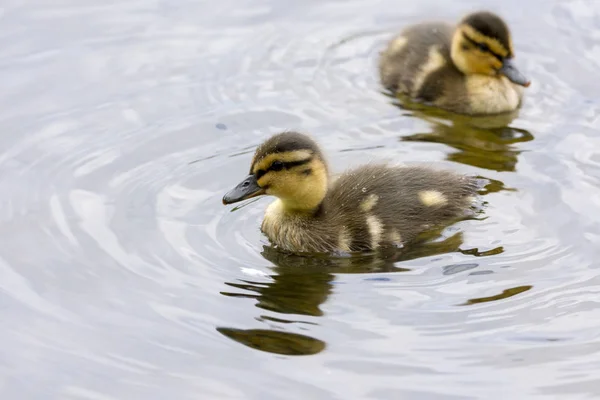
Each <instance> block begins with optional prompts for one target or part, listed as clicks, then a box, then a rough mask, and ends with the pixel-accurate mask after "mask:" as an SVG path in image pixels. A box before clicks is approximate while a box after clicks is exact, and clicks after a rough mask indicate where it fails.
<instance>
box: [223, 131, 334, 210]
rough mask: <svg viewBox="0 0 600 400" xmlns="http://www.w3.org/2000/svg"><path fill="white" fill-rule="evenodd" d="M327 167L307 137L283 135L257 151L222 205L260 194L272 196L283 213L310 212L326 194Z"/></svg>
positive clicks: (277, 136)
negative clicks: (275, 198) (243, 176)
mask: <svg viewBox="0 0 600 400" xmlns="http://www.w3.org/2000/svg"><path fill="white" fill-rule="evenodd" d="M327 178H328V170H327V164H326V162H325V160H324V158H323V155H322V153H321V150H320V149H319V146H318V145H317V144H316V143H315V142H314V141H313V140H312V139H311V138H310V137H309V136H307V135H304V134H301V133H297V132H283V133H280V134H277V135H275V136H272V137H271V138H270V139H268V140H267V141H265V142H264V143H262V144H261V145H260V146H259V147H258V148H257V149H256V152H255V154H254V157H253V159H252V164H251V166H250V174H249V175H248V176H247V177H246V178H245V179H244V180H243V181H242V182H240V183H239V184H238V185H237V186H236V187H235V188H233V189H232V190H230V191H229V192H227V194H225V196H224V197H223V204H232V203H237V202H238V201H242V200H246V199H249V198H252V197H256V196H261V195H271V196H276V197H277V198H279V200H280V201H281V203H282V205H283V208H284V210H286V211H290V212H313V211H314V210H316V209H317V208H318V207H319V205H320V204H321V202H322V201H323V198H324V197H325V194H326V193H327V184H328V182H327Z"/></svg>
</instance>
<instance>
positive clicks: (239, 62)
mask: <svg viewBox="0 0 600 400" xmlns="http://www.w3.org/2000/svg"><path fill="white" fill-rule="evenodd" d="M481 8H487V9H491V10H494V11H498V12H500V13H501V14H502V15H503V16H505V17H506V19H507V20H508V22H509V24H510V27H511V29H512V31H513V35H514V44H515V48H516V52H517V61H518V64H519V66H520V67H521V68H522V70H523V72H524V73H526V74H527V75H528V76H529V77H530V78H531V79H532V82H533V83H532V86H531V87H530V88H529V89H528V90H527V97H526V102H525V104H524V107H523V109H522V110H521V112H520V113H519V115H518V117H517V118H515V119H514V120H513V121H511V122H510V123H509V124H508V127H489V128H482V127H480V126H479V127H474V126H472V124H471V123H470V122H469V121H466V122H465V120H463V119H461V120H458V119H457V120H455V119H452V118H446V117H443V116H439V115H432V114H427V113H422V112H420V111H414V110H410V109H403V108H400V107H398V106H397V104H396V101H395V100H394V99H392V98H390V97H389V96H386V95H385V94H384V93H382V92H381V88H380V86H379V84H378V80H377V75H376V62H377V54H378V52H379V51H380V50H381V49H382V47H383V46H384V45H385V43H386V41H387V40H388V39H389V38H390V37H391V36H392V35H393V34H394V33H395V32H397V31H398V30H399V29H401V27H402V26H404V25H406V24H408V23H412V22H414V21H419V20H423V19H430V18H440V19H447V20H450V21H455V20H457V19H458V18H460V17H461V16H462V15H463V14H464V13H465V12H468V11H472V10H475V9H481ZM599 69H600V3H599V2H597V1H582V0H575V1H556V0H554V1H551V0H530V1H515V0H506V1H503V2H498V1H450V0H445V1H433V0H422V1H418V2H417V1H407V0H375V1H373V0H345V1H337V0H327V1H325V0H322V1H315V0H310V1H297V0H296V1H290V0H287V1H274V0H246V1H241V0H222V1H219V2H211V1H195V0H181V1H178V2H169V1H164V0H151V1H148V0H145V1H140V0H121V1H106V2H99V1H90V0H57V1H53V2H49V1H42V0H20V1H16V0H4V1H3V2H2V3H0V88H2V90H0V110H1V113H0V187H1V191H0V310H1V318H2V324H1V328H0V397H1V398H2V399H89V400H107V399H147V400H150V399H163V398H172V399H306V398H310V399H399V398H402V399H507V398H516V399H591V398H598V396H600V329H599V328H600V309H599V300H598V296H599V294H600V269H599V266H600V261H599V259H598V256H599V253H600V251H599V245H600V211H599V208H600V80H598V71H599ZM484 122H485V121H484ZM284 129H296V130H301V131H304V132H309V133H311V134H313V135H314V136H315V137H316V138H317V139H318V140H319V142H320V143H321V144H322V146H323V148H324V149H325V151H326V153H327V155H328V157H329V159H330V161H331V163H332V165H333V169H334V170H336V171H341V170H343V169H344V168H346V167H348V166H352V165H357V164H359V163H361V162H367V161H370V160H374V159H391V160H394V161H396V162H401V163H412V162H426V163H432V164H434V165H437V166H440V167H444V168H451V169H455V170H457V171H460V172H464V173H473V174H477V175H481V176H484V177H486V178H489V179H492V180H493V182H495V183H494V185H493V186H494V188H493V190H490V192H489V193H488V194H486V195H485V196H484V197H485V202H486V208H485V214H484V218H480V219H478V220H470V221H463V222H461V223H458V224H456V225H454V226H452V227H450V228H448V229H447V230H445V231H444V232H443V238H445V239H447V241H449V243H450V244H449V245H448V246H447V247H444V249H446V250H450V249H454V250H453V251H440V252H439V254H433V255H431V254H430V255H427V254H425V255H423V256H421V257H416V258H412V259H406V260H402V261H398V262H396V263H394V264H392V265H373V264H369V265H358V266H353V267H351V268H345V267H339V268H330V267H331V266H325V267H319V266H316V267H315V266H306V268H304V267H303V266H302V265H298V264H299V263H300V261H298V260H294V259H287V258H285V257H284V258H281V257H279V256H278V255H277V254H273V253H272V252H269V250H268V247H267V248H265V246H266V245H267V241H266V239H265V238H264V237H263V236H262V235H261V234H260V232H259V224H260V220H261V216H262V212H263V210H264V207H265V206H266V204H267V203H268V201H269V200H268V199H263V200H259V201H257V202H253V203H251V204H248V205H246V206H244V207H242V208H240V209H237V210H235V211H233V212H232V208H231V207H224V206H222V205H221V197H222V195H223V193H224V192H225V191H226V190H227V189H229V188H230V187H231V186H232V185H234V184H236V183H237V182H238V181H239V179H241V178H242V177H243V176H244V175H245V173H246V172H247V169H248V165H249V161H250V157H251V154H252V152H253V149H254V147H255V146H256V145H257V144H258V143H260V141H262V140H263V139H264V138H266V137H268V136H269V135H270V134H272V133H275V132H279V131H281V130H284ZM444 243H445V242H444Z"/></svg>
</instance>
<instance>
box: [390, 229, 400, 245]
mask: <svg viewBox="0 0 600 400" xmlns="http://www.w3.org/2000/svg"><path fill="white" fill-rule="evenodd" d="M389 241H390V242H392V243H393V244H395V245H400V244H402V236H400V232H398V230H397V229H392V231H391V232H390V236H389Z"/></svg>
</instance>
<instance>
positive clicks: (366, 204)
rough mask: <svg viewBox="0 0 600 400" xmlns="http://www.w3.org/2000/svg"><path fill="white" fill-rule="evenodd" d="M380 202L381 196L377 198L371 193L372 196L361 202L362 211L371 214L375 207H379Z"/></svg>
mask: <svg viewBox="0 0 600 400" xmlns="http://www.w3.org/2000/svg"><path fill="white" fill-rule="evenodd" d="M378 201H379V196H377V195H376V194H374V193H371V194H370V195H368V196H367V198H366V199H364V200H363V201H361V202H360V209H361V210H363V211H364V212H369V211H371V210H372V209H373V207H375V205H377V202H378Z"/></svg>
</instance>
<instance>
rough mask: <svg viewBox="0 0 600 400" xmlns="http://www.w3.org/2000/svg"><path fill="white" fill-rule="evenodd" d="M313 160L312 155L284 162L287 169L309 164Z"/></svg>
mask: <svg viewBox="0 0 600 400" xmlns="http://www.w3.org/2000/svg"><path fill="white" fill-rule="evenodd" d="M311 160H312V157H311V158H306V159H304V160H298V161H288V162H284V163H283V168H285V169H290V168H294V167H297V166H299V165H304V164H308V163H309V162H310V161H311Z"/></svg>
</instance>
